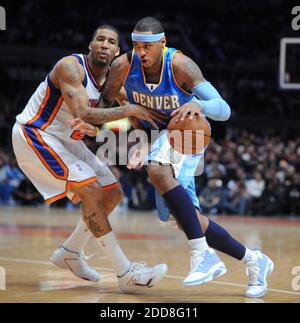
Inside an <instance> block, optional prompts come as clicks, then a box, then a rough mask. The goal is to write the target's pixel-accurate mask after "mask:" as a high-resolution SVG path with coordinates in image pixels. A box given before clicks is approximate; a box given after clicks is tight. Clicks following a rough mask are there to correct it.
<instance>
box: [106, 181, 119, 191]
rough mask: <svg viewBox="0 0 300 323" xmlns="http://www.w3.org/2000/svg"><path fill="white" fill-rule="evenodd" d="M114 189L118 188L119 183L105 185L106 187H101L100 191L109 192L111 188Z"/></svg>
mask: <svg viewBox="0 0 300 323" xmlns="http://www.w3.org/2000/svg"><path fill="white" fill-rule="evenodd" d="M116 187H120V183H119V182H115V183H112V184H109V185H106V186H102V190H103V191H109V190H112V189H113V188H116Z"/></svg>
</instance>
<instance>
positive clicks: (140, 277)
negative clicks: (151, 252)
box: [117, 262, 168, 293]
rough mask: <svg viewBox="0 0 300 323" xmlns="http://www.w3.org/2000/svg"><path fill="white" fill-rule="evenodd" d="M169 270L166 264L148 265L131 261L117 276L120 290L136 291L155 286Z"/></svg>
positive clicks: (124, 291)
mask: <svg viewBox="0 0 300 323" xmlns="http://www.w3.org/2000/svg"><path fill="white" fill-rule="evenodd" d="M167 271H168V266H167V265H166V264H159V265H156V266H154V267H146V266H145V264H144V263H136V262H133V263H131V265H130V267H129V268H128V270H127V271H126V273H125V274H123V275H122V276H117V277H118V281H119V287H120V290H121V291H122V292H123V293H134V292H135V291H137V290H139V289H145V288H150V287H153V286H154V285H155V284H156V283H158V282H159V281H160V280H162V278H163V277H164V275H165V274H166V273H167Z"/></svg>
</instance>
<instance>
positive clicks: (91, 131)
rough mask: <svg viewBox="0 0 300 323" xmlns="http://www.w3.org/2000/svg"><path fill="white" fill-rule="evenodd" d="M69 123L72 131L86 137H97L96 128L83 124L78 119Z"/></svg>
mask: <svg viewBox="0 0 300 323" xmlns="http://www.w3.org/2000/svg"><path fill="white" fill-rule="evenodd" d="M69 123H70V125H71V128H72V129H73V130H79V131H80V133H81V134H82V135H83V136H85V135H88V136H90V137H95V136H96V135H97V128H96V127H94V126H93V125H91V124H89V123H87V122H84V121H83V120H82V119H80V118H76V119H73V120H69Z"/></svg>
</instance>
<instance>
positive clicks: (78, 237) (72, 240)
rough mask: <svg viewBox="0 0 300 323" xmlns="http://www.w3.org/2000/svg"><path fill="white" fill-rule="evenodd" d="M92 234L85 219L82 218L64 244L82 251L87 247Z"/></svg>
mask: <svg viewBox="0 0 300 323" xmlns="http://www.w3.org/2000/svg"><path fill="white" fill-rule="evenodd" d="M92 235H93V234H92V232H91V231H90V230H89V229H88V228H87V226H86V224H85V222H84V221H83V219H82V218H80V220H79V222H78V223H77V226H76V228H75V230H74V231H73V232H72V234H71V235H70V237H69V238H68V239H67V240H66V241H65V242H64V243H63V244H62V245H63V247H65V248H66V249H68V250H71V251H75V252H79V253H80V252H82V250H83V249H84V248H85V246H86V244H87V243H88V241H89V239H90V238H91V236H92Z"/></svg>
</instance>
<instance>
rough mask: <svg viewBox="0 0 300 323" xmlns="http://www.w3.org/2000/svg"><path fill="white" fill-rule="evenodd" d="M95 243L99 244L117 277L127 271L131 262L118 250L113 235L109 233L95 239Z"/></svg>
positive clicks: (118, 247)
mask: <svg viewBox="0 0 300 323" xmlns="http://www.w3.org/2000/svg"><path fill="white" fill-rule="evenodd" d="M97 242H99V244H100V246H101V247H102V249H103V251H104V252H105V255H106V256H107V258H108V259H109V260H110V261H111V264H112V266H113V268H114V270H115V273H116V274H117V276H121V275H123V274H124V273H125V272H126V271H127V270H128V268H129V266H130V264H131V262H130V261H129V260H128V258H127V257H126V255H125V254H124V252H123V250H122V249H121V248H120V246H119V244H118V241H117V239H116V237H115V235H114V233H113V232H112V231H111V232H109V233H107V234H106V235H105V236H103V237H100V238H97Z"/></svg>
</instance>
